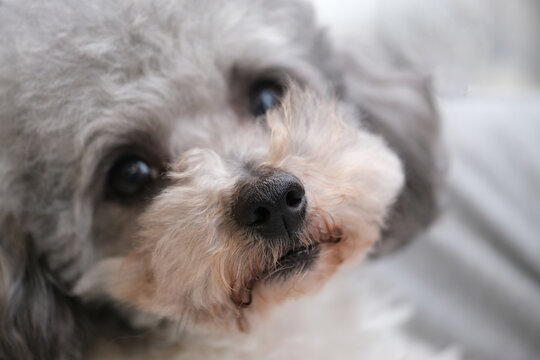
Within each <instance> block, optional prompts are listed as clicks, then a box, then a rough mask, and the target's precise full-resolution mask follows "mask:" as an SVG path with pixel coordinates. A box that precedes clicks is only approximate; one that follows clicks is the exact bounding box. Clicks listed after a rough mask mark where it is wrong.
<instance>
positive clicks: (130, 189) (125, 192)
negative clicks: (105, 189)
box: [108, 155, 158, 198]
mask: <svg viewBox="0 0 540 360" xmlns="http://www.w3.org/2000/svg"><path fill="white" fill-rule="evenodd" d="M157 173H158V172H157V170H156V169H154V168H152V167H151V166H150V165H149V164H148V163H147V162H146V161H145V160H143V159H142V158H140V157H138V156H133V155H132V156H125V157H122V158H120V159H118V160H117V161H116V162H115V163H114V164H113V166H112V167H111V169H110V170H109V174H108V185H109V189H110V190H111V191H112V192H113V194H114V195H117V196H119V197H122V198H128V197H135V196H138V195H142V194H144V193H146V192H147V191H148V190H149V189H150V188H151V186H152V185H153V183H154V182H155V181H156V179H157Z"/></svg>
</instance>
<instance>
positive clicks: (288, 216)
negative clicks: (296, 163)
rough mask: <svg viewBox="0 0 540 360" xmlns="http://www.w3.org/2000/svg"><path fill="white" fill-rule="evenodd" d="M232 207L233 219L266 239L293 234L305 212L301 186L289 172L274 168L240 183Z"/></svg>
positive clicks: (303, 193)
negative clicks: (267, 172)
mask: <svg viewBox="0 0 540 360" xmlns="http://www.w3.org/2000/svg"><path fill="white" fill-rule="evenodd" d="M235 198H236V201H235V202H234V204H233V207H232V213H233V217H234V219H235V220H236V221H237V222H238V223H239V224H240V225H242V226H245V227H248V228H250V229H252V230H254V231H256V232H258V233H259V234H260V235H262V236H264V237H266V238H278V237H287V236H289V237H290V236H291V235H294V234H295V233H296V231H297V230H298V229H299V228H300V227H301V225H302V222H303V221H304V218H305V215H306V197H305V191H304V187H303V186H302V184H301V183H300V181H299V180H298V179H297V178H296V177H294V176H293V175H291V174H288V173H286V172H282V171H277V170H274V171H272V172H271V173H270V174H264V175H261V176H259V177H257V178H256V179H254V180H251V181H248V182H246V183H244V184H241V185H240V186H239V188H238V190H237V192H236V194H235Z"/></svg>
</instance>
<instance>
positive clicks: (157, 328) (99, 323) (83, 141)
mask: <svg viewBox="0 0 540 360" xmlns="http://www.w3.org/2000/svg"><path fill="white" fill-rule="evenodd" d="M0 33H1V34H2V36H1V37H0V143H1V144H2V147H1V149H0V199H1V201H0V271H1V273H0V312H1V313H2V318H1V321H0V359H14V358H17V359H44V360H47V359H56V360H62V359H82V358H99V359H106V358H111V359H119V358H123V357H125V358H133V356H134V355H133V352H132V351H134V350H133V349H137V356H139V357H140V358H155V357H156V356H158V355H156V354H160V355H159V356H158V358H160V359H165V358H171V359H173V358H174V359H200V358H208V357H211V358H217V357H219V356H221V357H222V358H235V359H238V358H246V359H249V358H263V357H265V356H267V357H268V358H300V357H301V356H302V355H298V353H296V355H295V351H296V350H295V349H294V346H293V345H292V344H294V342H292V343H289V342H287V341H283V339H281V340H280V337H279V336H277V337H276V338H275V340H274V341H271V340H269V342H268V343H267V344H266V345H262V344H260V341H261V336H262V335H261V334H262V330H261V329H262V328H263V326H264V325H261V324H267V321H269V322H268V324H274V325H268V327H267V328H265V329H275V331H276V332H279V331H280V330H279V327H280V326H282V325H279V324H281V322H280V321H278V320H275V321H274V320H268V317H270V318H271V319H279V318H280V315H279V314H280V310H278V309H280V308H282V309H287V307H288V306H289V307H290V306H293V305H287V304H290V303H291V301H292V299H297V300H295V301H307V304H308V303H309V299H313V301H314V303H317V300H316V299H317V297H313V296H314V295H313V294H315V293H317V292H318V291H320V290H322V289H324V288H325V284H326V283H327V282H328V281H329V279H330V278H331V277H332V275H333V274H334V273H336V272H337V271H338V269H340V268H344V267H345V268H346V267H350V266H352V265H354V264H355V263H357V262H358V261H359V260H360V259H362V258H363V257H365V256H366V255H369V254H371V255H380V254H383V253H384V252H386V251H388V250H391V249H393V248H395V247H396V246H398V245H401V244H404V243H406V242H407V241H408V240H410V239H411V238H412V237H413V236H414V235H415V234H416V233H417V232H418V231H419V230H421V229H422V228H424V227H425V226H426V225H427V224H428V223H429V221H430V219H431V218H432V216H433V213H434V211H433V209H434V207H435V205H436V202H435V196H434V188H435V185H436V178H437V176H436V174H437V166H436V154H437V151H436V147H437V122H436V114H435V111H434V108H433V106H432V104H431V102H430V98H429V92H428V90H427V89H426V87H425V84H424V83H423V81H422V80H419V79H417V78H415V77H414V76H413V75H412V74H405V73H401V72H397V71H395V70H389V69H378V68H377V67H375V66H373V65H372V64H371V65H366V64H365V63H363V62H362V58H361V57H360V56H358V55H357V54H354V53H352V52H346V51H343V50H342V49H335V48H333V46H332V44H331V41H330V40H329V39H328V38H327V37H326V35H325V33H324V31H322V30H321V29H320V28H319V27H318V26H317V23H316V19H315V17H314V15H313V13H312V10H311V8H310V6H309V4H307V3H305V2H303V1H285V0H283V1H281V0H278V1H273V2H272V3H269V2H265V1H261V0H255V1H253V0H250V1H248V0H234V1H227V2H219V1H213V0H201V1H170V0H144V1H137V2H128V1H118V2H107V1H103V0H98V1H93V2H91V3H80V2H77V1H75V0H54V1H48V2H38V1H32V0H8V1H2V2H0ZM271 77H273V78H279V79H281V80H282V81H285V79H288V80H287V84H288V91H287V94H286V96H285V97H284V99H283V100H282V102H281V105H280V106H279V107H277V108H276V109H274V110H272V111H271V112H270V113H269V114H268V116H267V119H266V122H261V121H255V120H254V119H252V117H251V115H250V113H249V110H248V107H247V99H246V93H247V89H248V88H249V86H250V84H251V83H252V82H253V81H254V80H256V79H260V78H271ZM126 151H136V152H137V153H142V154H144V155H145V156H147V157H149V158H152V159H157V161H158V162H159V163H160V164H163V165H164V168H166V169H167V176H166V177H165V179H164V183H163V184H162V186H161V188H160V189H159V191H157V192H156V193H155V194H152V196H151V197H150V198H148V199H146V200H145V201H144V202H140V203H137V204H126V203H122V202H119V201H115V200H114V199H111V198H110V197H109V196H108V195H107V191H106V176H107V171H108V168H109V167H110V165H111V163H112V162H113V161H114V159H115V158H117V157H118V155H119V154H122V153H124V152H126ZM268 169H279V171H285V172H287V173H290V174H293V175H294V176H295V177H297V178H298V179H300V181H301V182H302V184H303V185H304V187H305V189H306V198H307V201H308V205H309V206H308V212H307V213H308V216H307V219H306V226H305V228H304V230H303V234H302V235H301V236H300V240H301V241H302V242H303V243H304V244H318V246H319V247H320V249H321V252H320V255H319V257H318V258H317V261H316V262H315V265H314V266H313V267H312V268H311V269H308V270H305V271H299V272H298V273H297V274H292V275H291V276H290V277H287V278H286V279H280V280H279V281H267V278H268V277H270V275H269V271H271V269H272V268H273V267H274V266H275V264H276V262H277V261H278V259H279V257H280V256H282V255H283V253H284V252H285V251H286V248H285V247H284V246H283V245H282V243H280V242H279V241H277V242H275V243H268V242H265V241H263V240H262V239H261V238H259V237H258V236H257V235H255V234H252V233H249V232H248V231H245V230H244V229H242V228H241V227H238V226H237V225H236V224H235V223H234V222H233V221H232V220H231V216H230V208H231V206H232V204H233V203H234V199H235V191H236V190H237V189H238V187H239V186H241V184H242V183H243V182H245V181H246V179H248V178H249V176H253V174H254V173H255V174H260V173H264V171H267V170H268ZM272 171H273V170H272ZM374 245H375V248H374V249H375V250H373V246H374ZM322 294H326V295H319V298H320V296H322V297H323V298H325V299H326V296H329V295H328V291H327V290H323V292H322ZM361 296H363V295H361ZM370 296H372V295H371V294H370ZM373 296H376V295H373ZM301 299H302V300H301ZM333 301H334V303H337V301H339V299H334V300H333ZM293 303H294V302H293ZM323 303H325V304H327V303H332V301H330V300H324V302H323ZM334 306H335V305H334ZM359 306H360V304H359ZM299 308H302V306H300V307H299ZM306 308H308V307H307V305H306ZM346 308H348V307H343V309H346ZM312 311H315V310H312ZM351 311H352V310H351ZM288 313H289V312H287V311H285V310H284V312H282V314H288ZM339 313H340V312H336V314H335V316H340V315H339ZM272 314H273V315H272ZM276 314H278V315H276ZM281 318H282V319H286V317H283V315H281ZM300 318H301V316H300V317H299V319H300ZM328 323H329V321H328V319H325V320H324V321H321V322H320V323H316V322H315V323H314V324H309V326H310V331H309V332H307V333H310V334H311V332H312V330H313V327H320V331H322V332H325V331H326V330H327V328H328V326H332V325H331V324H328ZM336 324H337V321H336ZM336 324H334V325H336ZM351 326H353V325H351ZM298 331H303V330H298ZM347 333H349V334H351V335H352V334H357V335H358V336H363V335H361V334H362V332H361V331H360V332H358V331H356V330H354V331H353V330H351V329H349V330H348V331H347ZM343 335H345V334H343ZM313 336H314V337H315V336H316V335H315V333H313ZM317 336H319V337H320V336H321V335H317ZM131 337H135V338H136V339H137V340H135V341H130V339H132V338H131ZM398 337H399V336H398ZM119 338H121V339H122V340H118V341H117V342H113V343H110V339H119ZM367 338H369V336H368V337H366V339H367ZM204 339H206V340H205V341H203V340H204ZM320 341H322V340H320ZM366 341H367V340H366ZM301 343H302V344H307V342H306V341H304V340H303V341H302V342H301ZM389 343H393V342H391V341H389ZM395 343H396V344H397V343H399V344H407V342H406V341H401V340H400V341H396V342H395ZM253 344H257V345H253ZM328 344H329V346H330V345H331V344H336V343H335V342H334V341H330V340H329V341H328ZM347 344H348V345H347V346H349V345H351V342H347ZM135 345H137V346H135ZM387 345H388V344H387ZM269 346H270V347H272V348H273V349H274V350H275V353H276V354H280V355H275V354H274V355H273V356H274V357H272V356H271V354H272V352H270V353H268V348H269ZM400 346H401V345H400ZM408 346H409V347H410V351H411V352H410V353H411V354H413V353H414V351H416V350H414V349H419V348H421V346H419V345H416V344H415V343H413V342H410V343H409V345H408ZM382 348H385V346H383V347H382ZM386 348H388V346H386ZM265 349H266V350H265ZM348 349H349V350H344V351H343V358H356V356H358V357H359V358H367V356H375V358H381V355H380V354H381V353H377V352H373V353H372V354H378V355H369V352H367V351H366V352H364V351H363V350H362V349H359V348H357V347H354V346H353V347H350V348H348ZM380 351H382V350H380ZM423 351H424V350H422V353H423ZM130 352H131V353H130ZM322 353H323V352H321V354H322ZM130 354H131V355H130ZM287 354H288V355H287ZM276 356H277V357H276ZM321 356H322V355H321ZM362 356H364V357H362ZM377 356H378V357H377ZM392 356H395V355H388V357H384V356H383V357H382V358H388V359H390V358H393V357H392ZM419 356H420V355H419ZM419 358H420V357H416V359H419Z"/></svg>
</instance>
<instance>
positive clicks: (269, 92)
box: [249, 80, 285, 117]
mask: <svg viewBox="0 0 540 360" xmlns="http://www.w3.org/2000/svg"><path fill="white" fill-rule="evenodd" d="M284 92H285V91H284V88H283V85H282V84H281V83H279V82H278V81H275V80H259V81H257V82H255V83H254V84H253V85H252V86H251V88H250V89H249V106H250V110H251V114H252V115H253V116H254V117H258V116H261V115H264V114H266V112H268V110H270V109H272V108H273V107H275V106H276V105H278V104H279V102H280V100H281V97H282V96H283V94H284Z"/></svg>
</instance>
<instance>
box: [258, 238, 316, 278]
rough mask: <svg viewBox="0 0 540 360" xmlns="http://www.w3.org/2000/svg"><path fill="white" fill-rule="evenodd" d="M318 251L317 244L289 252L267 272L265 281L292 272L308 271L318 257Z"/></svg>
mask: <svg viewBox="0 0 540 360" xmlns="http://www.w3.org/2000/svg"><path fill="white" fill-rule="evenodd" d="M320 250H321V249H320V245H319V244H313V245H308V246H303V247H299V248H294V249H291V250H289V251H288V252H287V253H286V254H285V255H283V256H282V257H280V258H279V260H278V261H277V262H276V264H275V265H274V266H273V267H272V268H271V269H269V270H268V271H267V279H272V278H276V277H281V276H284V275H287V274H289V273H291V272H293V271H296V272H303V271H306V270H309V268H310V266H311V265H312V264H313V263H314V262H315V260H316V258H317V256H318V255H319V253H320Z"/></svg>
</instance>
